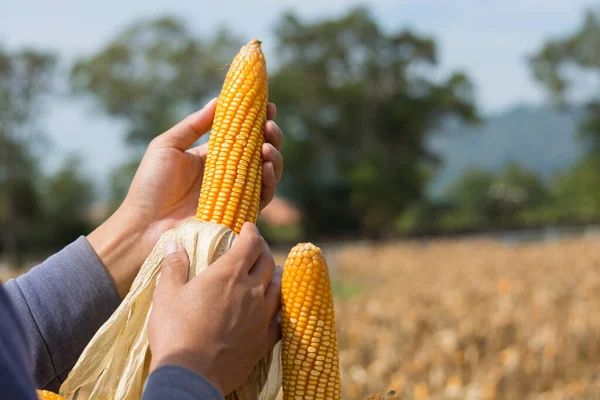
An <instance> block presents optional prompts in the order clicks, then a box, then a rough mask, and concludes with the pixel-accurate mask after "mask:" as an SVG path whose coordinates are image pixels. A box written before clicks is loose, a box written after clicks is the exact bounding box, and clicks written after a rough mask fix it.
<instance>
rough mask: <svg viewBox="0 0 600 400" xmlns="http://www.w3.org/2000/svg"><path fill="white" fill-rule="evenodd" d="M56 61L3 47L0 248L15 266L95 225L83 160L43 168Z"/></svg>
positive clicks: (0, 67) (52, 57) (0, 56)
mask: <svg viewBox="0 0 600 400" xmlns="http://www.w3.org/2000/svg"><path fill="white" fill-rule="evenodd" d="M56 61H57V57H56V56H55V55H54V54H51V53H46V52H41V51H36V50H30V49H25V50H21V51H15V52H9V51H6V50H2V49H0V235H1V237H2V241H1V242H0V250H1V252H2V254H3V255H4V257H5V258H6V259H7V260H8V261H9V263H10V265H12V266H19V265H21V263H22V262H24V260H25V255H26V254H27V255H28V256H29V257H31V256H32V254H31V252H37V251H41V250H43V249H52V250H55V249H58V248H60V247H62V246H64V245H66V244H68V243H70V242H71V241H73V240H74V239H76V238H77V236H79V235H82V234H87V233H89V231H90V229H91V228H92V226H91V224H90V223H89V211H90V205H91V202H92V200H93V199H94V192H93V184H92V183H91V181H90V180H89V178H88V177H85V176H83V175H82V174H81V169H82V168H81V162H80V161H79V160H78V159H77V158H74V157H70V158H67V159H66V160H65V162H64V165H63V167H62V168H61V169H60V170H59V171H58V172H57V173H56V174H54V175H53V174H49V173H47V172H46V171H41V167H42V166H41V165H40V159H41V158H42V156H43V155H44V152H45V151H47V141H46V135H45V132H44V130H43V129H42V126H43V124H42V121H41V116H43V114H44V113H43V110H44V106H45V105H46V104H47V100H48V99H49V97H50V96H52V95H53V93H54V89H55V87H54V82H55V78H56V70H55V68H56Z"/></svg>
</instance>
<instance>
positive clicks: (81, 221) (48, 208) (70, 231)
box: [34, 156, 94, 248]
mask: <svg viewBox="0 0 600 400" xmlns="http://www.w3.org/2000/svg"><path fill="white" fill-rule="evenodd" d="M81 171H82V161H81V160H80V159H79V158H78V157H76V156H70V157H67V159H66V160H65V161H64V163H63V165H62V166H61V168H60V169H59V170H58V171H57V172H56V173H55V174H53V175H52V176H49V177H47V178H46V179H44V180H42V182H43V183H42V184H41V188H40V191H41V194H42V197H43V198H44V205H43V208H42V210H43V218H41V219H40V222H39V224H38V226H37V228H38V229H37V230H36V231H37V239H38V240H39V244H40V245H43V246H44V247H46V248H62V247H64V246H66V245H67V244H69V243H70V242H72V241H73V240H75V239H76V238H77V237H78V236H79V235H85V234H88V233H89V232H90V231H91V229H93V226H92V223H91V217H90V215H89V213H90V206H91V205H92V201H93V200H94V186H93V184H92V182H91V181H90V179H89V177H87V176H85V175H84V174H83V173H82V172H81ZM34 238H35V237H34Z"/></svg>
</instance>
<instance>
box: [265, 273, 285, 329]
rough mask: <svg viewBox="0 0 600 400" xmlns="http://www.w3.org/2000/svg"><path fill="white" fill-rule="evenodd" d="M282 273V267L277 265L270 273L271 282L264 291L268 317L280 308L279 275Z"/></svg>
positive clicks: (271, 316)
mask: <svg viewBox="0 0 600 400" xmlns="http://www.w3.org/2000/svg"><path fill="white" fill-rule="evenodd" d="M282 275H283V267H282V266H281V265H277V266H276V267H275V269H274V270H273V274H272V275H271V282H269V286H267V290H266V291H265V307H266V309H267V315H268V316H269V318H275V316H276V315H277V313H278V312H279V310H280V309H281V277H282Z"/></svg>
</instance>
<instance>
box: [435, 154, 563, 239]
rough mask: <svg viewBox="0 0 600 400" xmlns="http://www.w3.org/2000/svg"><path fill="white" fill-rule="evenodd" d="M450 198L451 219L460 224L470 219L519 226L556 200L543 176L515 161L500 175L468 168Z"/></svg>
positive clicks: (471, 222) (477, 222)
mask: <svg viewBox="0 0 600 400" xmlns="http://www.w3.org/2000/svg"><path fill="white" fill-rule="evenodd" d="M446 197H447V199H448V200H449V201H450V202H451V203H452V204H453V205H454V211H453V216H452V218H450V220H451V221H453V222H455V223H457V224H458V225H460V224H461V223H464V222H465V221H466V222H468V224H469V225H471V227H477V225H479V226H478V227H479V228H486V227H491V226H507V225H519V224H521V223H523V222H526V221H523V219H524V218H525V219H527V218H529V219H531V218H533V217H536V218H539V216H538V214H537V213H539V212H540V210H543V208H544V207H546V206H548V205H549V204H550V203H551V201H552V197H551V194H550V191H549V189H548V188H547V187H546V184H545V183H544V182H543V181H542V180H541V178H540V177H539V176H538V175H537V174H535V173H534V172H532V171H530V170H528V169H526V168H523V167H522V166H520V165H519V164H517V163H515V162H512V163H509V164H508V165H507V166H506V167H504V169H503V170H502V171H500V172H498V173H496V174H494V173H491V172H488V171H484V170H480V169H476V168H474V169H470V170H467V171H466V172H465V173H464V174H463V175H462V176H461V177H460V179H459V180H458V181H457V182H456V183H454V184H453V185H452V186H450V187H449V189H448V191H447V193H446ZM532 214H533V215H532ZM537 222H539V221H537Z"/></svg>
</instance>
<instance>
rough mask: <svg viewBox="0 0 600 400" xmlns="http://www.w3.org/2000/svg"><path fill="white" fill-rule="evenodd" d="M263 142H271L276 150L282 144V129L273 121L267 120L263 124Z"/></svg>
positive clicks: (279, 148)
mask: <svg viewBox="0 0 600 400" xmlns="http://www.w3.org/2000/svg"><path fill="white" fill-rule="evenodd" d="M265 142H267V143H271V144H272V145H273V146H275V148H276V149H277V150H281V147H282V146H283V131H282V130H281V128H280V127H279V125H277V124H276V123H275V121H270V120H269V121H267V123H266V124H265Z"/></svg>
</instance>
